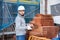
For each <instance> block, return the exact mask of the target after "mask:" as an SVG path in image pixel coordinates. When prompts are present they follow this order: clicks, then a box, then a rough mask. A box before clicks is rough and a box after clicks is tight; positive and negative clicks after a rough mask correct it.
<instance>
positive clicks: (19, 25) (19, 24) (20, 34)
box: [15, 6, 29, 40]
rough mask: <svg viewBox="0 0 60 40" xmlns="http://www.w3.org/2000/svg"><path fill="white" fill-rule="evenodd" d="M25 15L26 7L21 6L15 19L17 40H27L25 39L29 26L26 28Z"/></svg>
mask: <svg viewBox="0 0 60 40" xmlns="http://www.w3.org/2000/svg"><path fill="white" fill-rule="evenodd" d="M24 13H25V8H24V6H19V7H18V15H17V17H16V19H15V24H16V27H15V31H16V40H25V37H26V29H27V26H26V23H25V20H24ZM28 27H29V26H28Z"/></svg>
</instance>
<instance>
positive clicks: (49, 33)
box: [29, 14, 59, 38]
mask: <svg viewBox="0 0 60 40" xmlns="http://www.w3.org/2000/svg"><path fill="white" fill-rule="evenodd" d="M31 23H33V24H34V27H36V28H35V29H33V30H32V31H30V32H29V34H30V35H35V36H40V37H41V36H42V37H47V38H54V37H56V35H57V33H58V30H59V28H58V27H56V26H54V21H53V18H52V16H51V15H42V14H37V15H36V16H35V17H34V19H33V20H32V22H31Z"/></svg>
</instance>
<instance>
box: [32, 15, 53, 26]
mask: <svg viewBox="0 0 60 40" xmlns="http://www.w3.org/2000/svg"><path fill="white" fill-rule="evenodd" d="M32 23H33V24H34V25H37V26H54V21H53V18H52V16H51V15H42V14H37V15H36V16H35V17H34V18H33V20H32Z"/></svg>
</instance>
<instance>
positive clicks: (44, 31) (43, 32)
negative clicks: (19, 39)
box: [30, 26, 59, 38]
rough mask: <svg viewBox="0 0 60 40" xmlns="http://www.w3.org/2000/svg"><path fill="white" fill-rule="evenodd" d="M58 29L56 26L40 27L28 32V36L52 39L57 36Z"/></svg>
mask: <svg viewBox="0 0 60 40" xmlns="http://www.w3.org/2000/svg"><path fill="white" fill-rule="evenodd" d="M58 30H59V29H58V27H56V26H42V27H39V28H37V29H34V30H32V31H31V32H30V35H35V36H40V37H47V38H54V37H56V35H57V34H58Z"/></svg>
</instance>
